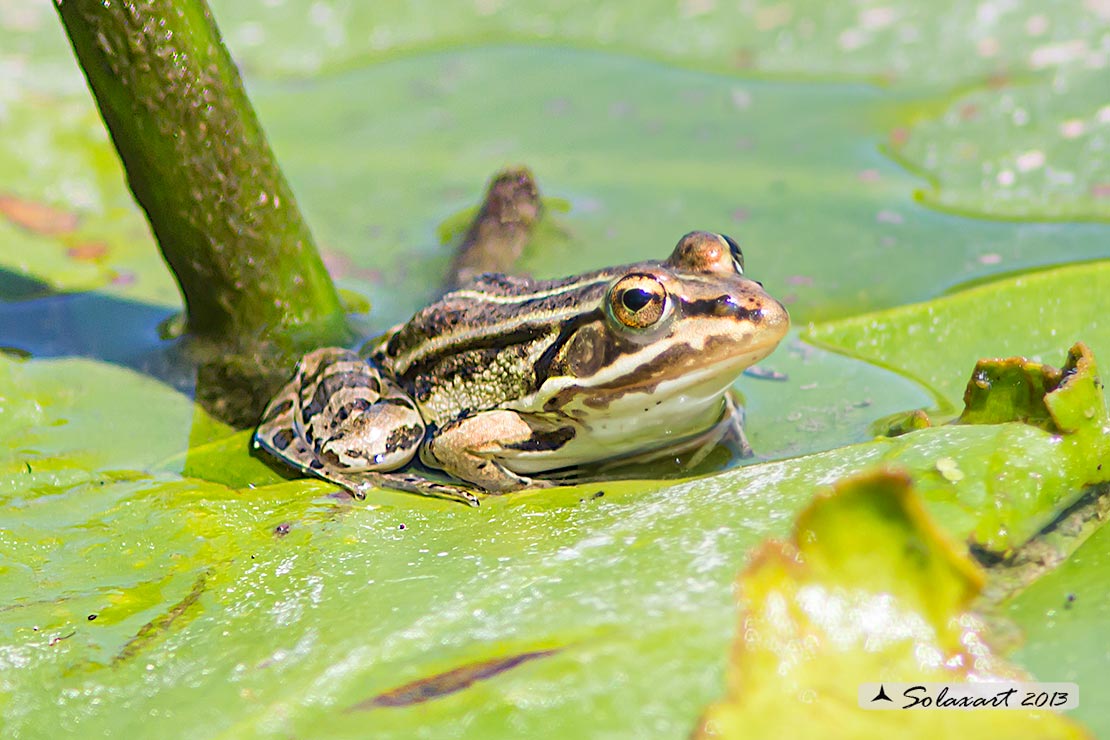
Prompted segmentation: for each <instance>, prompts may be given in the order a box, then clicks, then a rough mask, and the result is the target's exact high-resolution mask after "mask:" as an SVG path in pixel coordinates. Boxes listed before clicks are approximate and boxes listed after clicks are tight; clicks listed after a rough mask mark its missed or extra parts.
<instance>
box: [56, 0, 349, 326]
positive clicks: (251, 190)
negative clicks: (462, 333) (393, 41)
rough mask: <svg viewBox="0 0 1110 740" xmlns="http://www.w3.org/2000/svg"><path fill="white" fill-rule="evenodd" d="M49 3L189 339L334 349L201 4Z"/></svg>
mask: <svg viewBox="0 0 1110 740" xmlns="http://www.w3.org/2000/svg"><path fill="white" fill-rule="evenodd" d="M55 7H56V8H57V10H58V14H59V16H60V17H61V20H62V23H63V24H64V26H65V29H66V33H67V34H68V35H69V39H70V42H71V43H72V45H73V50H74V52H75V54H76V55H77V59H78V61H79V62H80V65H81V69H82V70H83V71H84V73H85V77H86V79H87V80H88V83H89V87H90V88H91V89H92V91H93V94H94V96H95V97H96V103H97V105H98V106H99V108H100V113H101V115H102V116H103V118H104V122H105V123H106V124H107V126H108V130H109V132H110V133H111V136H112V140H113V142H114V143H115V146H116V149H117V150H118V151H119V154H120V157H121V158H122V160H123V164H124V167H125V169H126V171H127V180H128V183H129V185H130V187H131V190H132V192H133V193H134V194H135V198H136V200H138V202H139V204H140V205H141V206H142V208H143V210H144V211H146V215H147V219H148V220H149V222H150V225H151V228H152V230H153V231H154V235H155V237H156V238H157V240H158V244H159V246H160V248H161V249H162V253H163V255H164V256H165V258H166V261H167V262H168V263H169V265H170V268H171V269H172V271H173V273H174V276H175V277H176V279H177V281H178V283H179V284H180V286H181V291H182V293H183V295H184V300H185V308H186V315H187V318H188V324H187V325H188V329H189V331H190V332H191V333H192V334H194V335H195V336H198V337H202V338H206V339H212V340H217V341H220V342H224V343H233V344H234V343H249V342H250V340H253V339H257V338H259V337H265V338H268V339H275V338H278V339H280V338H282V337H286V338H289V339H291V340H292V341H291V344H293V345H298V346H305V345H310V344H317V345H318V344H324V343H337V342H342V341H343V339H344V338H346V335H347V329H346V324H345V319H344V314H343V309H342V305H341V303H340V300H339V296H338V294H337V292H336V289H335V286H334V285H333V283H332V281H331V278H330V277H329V276H328V274H327V271H326V270H325V268H324V264H323V262H322V260H321V259H320V255H319V253H318V252H317V251H316V247H315V245H314V243H313V241H312V236H311V234H310V233H309V230H308V227H307V226H306V224H305V222H304V219H303V218H302V216H301V214H300V211H299V209H298V208H297V205H296V202H295V200H294V198H293V193H292V191H291V190H290V188H289V184H288V183H287V182H286V181H285V178H284V177H283V176H282V174H281V171H280V170H279V169H278V166H277V163H276V162H275V160H274V157H273V153H272V152H271V151H270V147H269V145H268V144H267V142H266V137H265V135H264V134H263V132H262V128H261V126H260V125H259V122H258V118H257V117H256V115H255V113H254V110H253V109H252V108H251V105H250V102H249V101H248V99H247V96H246V92H245V91H244V89H243V84H242V81H241V79H240V78H239V73H238V71H237V70H236V68H235V65H234V63H233V62H232V60H231V57H230V55H229V54H228V52H227V50H226V49H225V48H224V45H223V43H222V41H221V40H220V35H219V31H218V29H217V28H216V24H215V21H214V20H213V18H212V14H211V12H210V10H209V8H208V5H207V3H206V2H205V0H57V1H56V2H55ZM281 343H283V344H286V343H287V342H281Z"/></svg>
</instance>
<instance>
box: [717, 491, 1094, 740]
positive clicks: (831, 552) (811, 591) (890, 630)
mask: <svg viewBox="0 0 1110 740" xmlns="http://www.w3.org/2000/svg"><path fill="white" fill-rule="evenodd" d="M982 583H983V578H982V574H981V573H980V572H979V570H978V569H977V568H976V566H975V565H974V564H973V563H972V562H971V561H970V560H969V559H968V558H967V557H966V555H964V554H963V553H961V552H960V549H959V548H956V547H954V546H953V545H952V543H951V542H950V541H949V540H948V539H947V538H945V537H944V536H942V535H941V534H940V532H939V531H938V530H937V528H936V525H935V524H933V522H932V521H931V519H930V518H929V517H928V516H927V515H926V513H925V510H924V509H923V508H922V506H921V503H920V500H919V499H918V497H917V496H916V494H915V493H914V491H913V489H912V487H911V482H910V478H909V477H908V476H907V475H906V474H904V473H901V472H896V471H892V470H889V469H888V470H879V471H877V472H874V473H870V474H866V475H862V476H859V477H856V478H853V479H849V480H846V481H842V482H841V483H839V484H838V485H837V486H835V487H834V489H833V491H832V492H831V493H829V494H825V495H823V496H820V497H818V498H817V499H816V500H815V501H814V502H813V503H811V504H810V505H809V506H808V507H807V508H806V509H805V510H804V511H802V512H801V514H799V516H798V518H797V521H796V523H795V527H794V535H793V537H792V538H791V540H790V541H789V542H787V543H776V542H769V543H766V544H764V545H763V546H762V547H761V548H760V549H758V550H757V551H756V554H755V556H754V557H753V559H752V561H751V563H750V564H749V566H748V567H747V569H746V570H745V571H744V573H743V574H742V575H741V577H740V584H739V587H740V602H741V609H742V615H741V619H740V626H739V635H738V638H737V642H736V645H735V647H734V649H733V654H732V661H731V663H730V666H729V679H728V691H727V694H726V696H725V698H724V699H723V700H721V701H720V702H718V703H716V704H714V705H712V706H710V707H709V709H708V710H707V711H706V713H705V714H704V715H703V717H702V719H701V720H700V721H699V723H698V729H697V731H696V732H695V737H698V738H709V737H723V738H743V737H824V736H827V735H828V733H829V729H830V728H836V734H837V736H838V737H879V736H882V735H883V734H884V733H896V734H897V736H898V737H920V738H932V737H935V736H937V734H938V733H940V734H941V735H942V736H949V737H951V736H958V737H975V736H977V735H980V734H987V733H989V734H991V735H1001V736H1004V737H1008V738H1025V737H1029V738H1080V737H1085V736H1086V733H1085V732H1084V730H1083V729H1082V728H1081V727H1080V726H1079V725H1077V724H1075V723H1073V722H1071V721H1069V720H1067V719H1065V718H1063V717H1061V716H1058V715H1054V714H1052V713H1049V712H1043V711H1030V712H1019V711H996V712H991V711H986V712H900V713H893V712H865V711H861V710H860V709H859V708H858V705H857V701H858V698H857V687H858V685H859V684H861V683H869V682H880V681H888V682H889V681H907V682H908V681H912V682H915V683H921V682H928V681H947V682H962V681H967V680H992V679H993V680H1021V679H1022V678H1024V674H1023V672H1022V671H1021V670H1020V669H1019V668H1017V667H1016V666H1013V665H1009V664H1007V663H1006V662H1005V661H1003V660H1002V659H1001V658H999V657H997V656H996V655H994V654H993V652H992V651H991V650H990V648H989V647H988V645H987V642H986V635H985V628H984V626H983V624H982V623H981V621H980V620H979V619H978V618H976V617H975V615H974V614H972V613H971V611H970V604H971V601H972V599H973V598H975V596H976V595H977V594H978V592H979V590H980V588H981V586H982Z"/></svg>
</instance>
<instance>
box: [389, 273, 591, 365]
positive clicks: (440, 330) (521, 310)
mask: <svg viewBox="0 0 1110 740" xmlns="http://www.w3.org/2000/svg"><path fill="white" fill-rule="evenodd" d="M610 281H611V274H610V273H608V272H606V273H604V274H594V275H592V276H590V277H589V279H577V280H573V281H569V282H566V283H562V282H557V283H556V282H541V283H536V284H533V286H532V289H531V290H530V291H528V292H522V293H521V294H520V295H504V294H501V293H490V292H486V291H479V290H469V289H468V290H462V291H456V292H454V293H449V294H448V295H446V296H445V297H444V298H443V300H442V301H440V302H438V303H435V304H433V305H432V306H430V307H429V308H427V309H424V310H423V311H421V312H419V313H418V314H416V316H414V317H413V318H412V320H411V321H410V322H409V323H408V324H406V325H405V326H404V327H402V329H401V330H400V331H398V332H397V333H396V334H394V335H393V336H391V337H390V338H389V339H388V341H387V342H386V344H385V345H384V346H383V347H381V348H380V349H379V354H380V359H381V361H383V362H385V363H387V364H388V365H389V366H390V367H391V369H392V370H393V372H395V373H397V374H398V375H411V374H412V373H411V370H412V369H413V367H414V366H415V365H423V366H425V367H427V366H429V365H434V364H435V363H436V362H437V361H438V359H439V358H441V357H444V356H447V355H450V354H454V353H456V352H459V351H460V350H463V351H465V350H471V349H487V348H505V347H509V346H512V345H516V344H522V343H523V344H528V343H531V342H534V341H536V340H537V339H539V338H541V337H543V336H545V335H548V334H552V333H554V334H557V333H558V330H559V327H560V326H561V325H562V324H563V322H565V321H567V320H568V319H572V318H574V317H575V316H578V315H579V314H581V313H583V312H588V311H592V310H594V309H595V308H596V307H597V305H598V304H599V303H600V301H601V300H602V298H603V296H604V294H605V290H606V288H607V287H608V284H609V282H610Z"/></svg>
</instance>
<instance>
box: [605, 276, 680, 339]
mask: <svg viewBox="0 0 1110 740" xmlns="http://www.w3.org/2000/svg"><path fill="white" fill-rule="evenodd" d="M608 302H609V312H610V313H611V314H612V315H613V318H615V319H616V320H617V321H618V322H620V323H621V324H622V325H624V326H627V327H628V328H629V329H647V328H648V327H651V326H654V325H655V324H658V323H659V322H660V321H661V320H662V319H663V317H664V316H665V315H666V314H667V313H668V309H669V308H670V302H669V301H668V300H667V289H666V288H664V287H663V284H662V283H660V282H659V281H658V280H656V279H655V278H654V277H652V276H651V275H646V274H643V273H633V274H631V275H625V276H624V277H623V278H621V279H620V280H618V281H617V282H616V283H615V284H614V285H613V287H612V288H610V289H609V299H608Z"/></svg>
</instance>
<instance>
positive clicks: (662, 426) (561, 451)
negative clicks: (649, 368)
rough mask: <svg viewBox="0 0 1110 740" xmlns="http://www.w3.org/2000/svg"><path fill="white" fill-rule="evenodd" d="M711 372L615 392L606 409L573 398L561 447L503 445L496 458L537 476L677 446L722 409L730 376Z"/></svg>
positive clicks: (710, 423)
mask: <svg viewBox="0 0 1110 740" xmlns="http://www.w3.org/2000/svg"><path fill="white" fill-rule="evenodd" d="M707 375H709V377H707V378H706V380H705V381H703V382H700V383H699V382H695V383H691V379H690V378H689V377H685V378H683V380H682V382H681V388H680V389H678V388H672V387H668V384H667V382H664V383H661V384H660V385H659V386H658V387H656V388H655V389H653V390H651V391H638V392H628V393H625V394H623V395H620V396H615V397H614V398H612V399H610V400H609V403H608V406H607V407H606V408H591V407H590V406H589V405H587V404H586V403H585V402H584V399H583V400H581V401H577V400H576V401H572V402H571V403H569V404H567V406H566V407H564V408H563V409H562V413H563V414H565V415H566V417H569V418H570V419H573V420H574V421H573V422H572V423H571V426H572V427H573V428H574V430H575V435H574V437H572V438H571V439H569V440H567V441H566V443H565V444H563V445H561V446H560V447H558V448H557V449H551V450H535V451H532V450H529V451H524V450H504V451H502V452H501V453H500V454H499V455H498V456H497V457H498V460H500V461H501V463H502V464H503V465H504V466H505V467H507V468H509V469H510V470H512V471H513V472H514V473H519V474H522V475H534V474H536V473H542V472H545V471H551V470H558V469H560V468H570V467H577V466H580V465H585V464H589V463H596V462H600V461H604V460H611V459H613V458H619V457H625V456H628V455H634V454H638V453H643V452H651V451H655V450H661V449H665V448H667V447H672V446H675V445H677V444H679V443H681V442H684V441H686V440H689V439H690V438H691V437H694V436H697V435H698V434H701V433H702V432H705V431H706V430H708V429H709V428H710V427H712V426H713V425H714V424H716V423H717V422H718V421H720V419H721V415H722V414H723V413H724V410H725V393H726V392H727V390H728V387H729V385H731V378H730V379H728V380H727V381H724V382H723V381H722V380H721V378H720V377H719V374H712V375H711V374H708V373H707ZM714 375H716V377H713V376H714ZM674 384H675V385H676V386H677V385H678V382H677V381H674Z"/></svg>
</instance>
